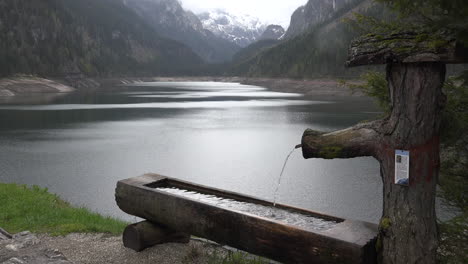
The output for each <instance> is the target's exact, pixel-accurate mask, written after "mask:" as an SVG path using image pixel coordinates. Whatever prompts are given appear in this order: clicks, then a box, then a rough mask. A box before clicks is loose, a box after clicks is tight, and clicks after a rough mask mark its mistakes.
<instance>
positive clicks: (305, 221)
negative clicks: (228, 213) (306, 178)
mask: <svg viewBox="0 0 468 264" xmlns="http://www.w3.org/2000/svg"><path fill="white" fill-rule="evenodd" d="M156 190H158V191H161V192H166V193H170V194H175V195H179V196H182V197H185V198H190V199H193V200H197V201H199V202H203V203H207V204H210V205H214V206H217V207H221V208H224V209H229V210H234V211H239V212H243V213H249V214H252V215H256V216H260V217H264V218H267V219H271V220H275V221H278V222H281V223H284V224H287V225H292V226H296V227H300V228H302V229H305V230H310V231H313V230H326V229H330V228H332V227H333V226H335V225H336V224H337V223H338V222H336V221H331V220H325V219H321V218H318V217H315V216H312V215H307V214H302V213H297V212H293V211H289V210H285V209H282V208H280V207H276V206H265V205H261V204H254V203H247V202H242V201H237V200H234V199H227V198H222V197H219V196H215V195H210V194H204V193H199V192H195V191H190V190H184V189H179V188H175V187H159V188H156Z"/></svg>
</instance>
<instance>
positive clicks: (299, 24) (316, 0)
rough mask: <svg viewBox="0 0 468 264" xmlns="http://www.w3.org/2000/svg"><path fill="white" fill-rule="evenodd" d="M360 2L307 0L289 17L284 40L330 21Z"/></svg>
mask: <svg viewBox="0 0 468 264" xmlns="http://www.w3.org/2000/svg"><path fill="white" fill-rule="evenodd" d="M359 1H362V0H309V2H307V4H306V5H304V6H301V7H299V8H298V9H296V11H294V13H293V15H292V16H291V23H290V25H289V28H288V30H287V32H286V34H285V38H286V39H288V38H293V37H296V36H298V35H300V34H302V33H304V32H305V31H306V30H307V29H308V28H310V27H312V26H314V25H318V24H320V23H322V22H324V21H326V20H327V19H330V18H332V17H333V15H335V14H336V13H337V12H339V11H340V10H341V9H343V8H346V7H347V6H348V5H350V4H352V3H353V2H359Z"/></svg>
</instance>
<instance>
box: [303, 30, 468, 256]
mask: <svg viewBox="0 0 468 264" xmlns="http://www.w3.org/2000/svg"><path fill="white" fill-rule="evenodd" d="M437 43H441V42H437ZM443 43H444V45H443V46H438V47H435V46H434V41H433V42H432V43H431V42H429V41H428V42H423V41H420V40H418V35H417V34H413V33H399V34H393V35H390V36H388V37H385V38H382V37H380V38H377V37H375V36H371V37H365V38H361V39H359V40H356V41H354V42H353V43H352V45H351V48H350V50H349V58H348V61H347V63H346V64H347V66H350V67H352V66H359V65H367V64H386V65H387V81H388V91H389V93H390V99H391V114H390V115H389V116H388V117H386V118H384V119H382V120H377V121H373V122H368V123H363V124H358V125H356V126H354V127H350V128H347V129H344V130H340V131H335V132H331V133H322V132H318V131H313V130H306V131H305V132H304V135H303V137H302V151H303V156H304V158H325V159H334V158H353V157H361V156H372V157H374V158H376V159H377V160H378V161H379V162H380V174H381V177H382V181H383V213H382V218H381V221H380V225H379V237H378V240H377V243H376V250H377V253H378V260H379V262H381V263H395V264H398V263H425V264H431V263H435V261H436V250H437V246H438V233H437V225H436V214H435V195H436V183H437V177H438V173H439V131H440V123H441V118H442V115H441V113H442V109H443V107H444V105H445V101H446V97H445V95H444V94H443V93H442V86H443V83H444V80H445V64H446V63H462V62H467V61H468V56H467V54H468V52H467V50H466V49H465V48H463V47H461V46H460V45H459V44H458V43H457V41H456V40H455V39H452V38H447V37H445V38H444V42H443ZM396 150H406V151H409V153H410V154H409V155H410V164H409V185H408V186H403V185H397V184H395V180H394V174H395V151H396Z"/></svg>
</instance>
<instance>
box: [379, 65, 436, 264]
mask: <svg viewBox="0 0 468 264" xmlns="http://www.w3.org/2000/svg"><path fill="white" fill-rule="evenodd" d="M387 80H388V83H389V90H390V95H391V103H392V113H391V115H390V118H389V119H388V120H387V121H386V122H385V123H384V124H383V126H382V131H381V132H380V133H381V140H380V142H378V144H379V147H377V159H378V160H379V161H380V164H381V177H382V182H383V195H384V198H383V215H382V219H381V221H380V226H379V238H378V242H377V250H378V254H379V260H380V262H382V263H427V264H430V263H435V259H436V250H437V242H438V236H437V225H436V214H435V195H436V183H437V177H438V173H439V128H440V122H441V111H442V108H443V106H444V104H445V96H444V95H443V94H442V86H443V82H444V80H445V64H442V63H430V62H424V63H410V64H388V65H387ZM396 149H401V150H408V151H409V153H410V167H409V186H402V185H397V184H395V180H394V177H395V176H394V175H395V150H396Z"/></svg>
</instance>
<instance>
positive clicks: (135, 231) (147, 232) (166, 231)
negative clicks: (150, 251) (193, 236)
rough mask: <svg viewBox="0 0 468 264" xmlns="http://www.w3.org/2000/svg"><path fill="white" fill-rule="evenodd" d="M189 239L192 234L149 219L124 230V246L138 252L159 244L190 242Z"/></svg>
mask: <svg viewBox="0 0 468 264" xmlns="http://www.w3.org/2000/svg"><path fill="white" fill-rule="evenodd" d="M189 241H190V235H188V234H185V233H181V232H177V231H174V230H172V229H170V228H168V227H165V226H163V225H160V224H156V223H151V222H149V221H142V222H139V223H135V224H131V225H129V226H127V227H126V228H125V230H124V232H123V244H124V246H125V247H126V248H131V249H133V250H135V251H137V252H139V251H142V250H144V249H146V248H149V247H152V246H154V245H157V244H163V243H169V242H173V243H188V242H189Z"/></svg>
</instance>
